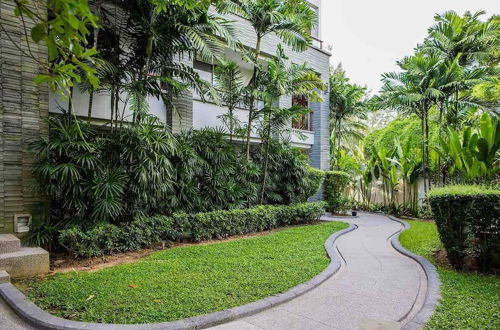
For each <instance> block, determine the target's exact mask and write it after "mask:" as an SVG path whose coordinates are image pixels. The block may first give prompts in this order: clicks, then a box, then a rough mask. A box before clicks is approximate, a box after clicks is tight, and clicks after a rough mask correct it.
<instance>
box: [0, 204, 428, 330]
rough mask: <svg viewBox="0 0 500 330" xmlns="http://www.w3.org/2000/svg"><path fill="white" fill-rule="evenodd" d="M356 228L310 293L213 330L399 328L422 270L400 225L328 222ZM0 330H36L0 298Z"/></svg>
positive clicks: (382, 220) (417, 297)
mask: <svg viewBox="0 0 500 330" xmlns="http://www.w3.org/2000/svg"><path fill="white" fill-rule="evenodd" d="M324 220H332V221H333V220H340V221H344V222H350V223H354V224H356V225H357V226H358V227H359V228H358V229H357V230H355V231H353V232H350V233H348V234H345V235H344V236H341V237H340V238H339V239H338V240H337V241H336V248H337V250H338V251H339V252H340V254H341V255H342V258H343V260H342V262H343V264H342V268H341V269H340V271H339V272H338V273H337V274H336V275H334V276H333V277H332V278H330V279H328V280H327V281H325V282H324V283H323V284H321V285H320V286H319V287H317V288H315V289H313V290H312V291H310V292H308V293H306V294H304V295H302V296H300V297H298V298H296V299H294V300H292V301H290V302H287V303H285V304H282V305H279V306H277V307H274V308H271V309H269V310H267V311H264V312H261V313H258V314H255V315H253V316H249V317H246V318H243V319H241V320H237V321H234V322H230V323H226V324H223V325H220V326H218V327H215V328H213V329H216V330H225V329H230V330H231V329H235V330H236V329H238V330H245V329H315V330H321V329H349V330H350V329H367V330H368V329H370V330H375V329H400V328H401V326H402V325H404V323H405V320H406V319H408V318H411V316H413V315H414V314H415V313H416V312H417V311H418V309H419V308H420V306H421V305H422V300H423V298H424V296H425V292H426V283H427V282H426V279H425V274H424V272H423V270H422V268H421V267H420V266H419V265H418V264H417V263H416V262H415V261H413V260H412V259H410V258H407V257H405V256H403V255H401V254H399V253H398V252H397V251H396V250H394V249H393V248H392V246H391V244H390V242H389V239H390V238H391V237H392V236H393V235H394V234H395V233H397V232H399V231H400V230H401V229H402V225H401V224H399V223H397V222H395V221H392V220H390V219H388V218H387V217H385V216H382V215H371V214H361V215H360V217H359V218H356V219H339V218H331V217H330V218H324ZM0 329H15V330H21V329H32V328H31V327H30V326H28V325H27V324H26V323H24V322H23V321H21V320H20V319H19V318H18V317H17V316H16V315H15V314H14V313H13V312H12V311H11V310H10V309H9V308H8V307H7V306H6V305H5V303H4V302H3V301H1V299H0Z"/></svg>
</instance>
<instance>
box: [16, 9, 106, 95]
mask: <svg viewBox="0 0 500 330" xmlns="http://www.w3.org/2000/svg"><path fill="white" fill-rule="evenodd" d="M37 6H40V4H38V5H34V4H33V3H32V1H16V7H15V11H14V13H15V15H16V16H18V17H20V20H21V22H22V24H23V28H24V29H25V30H28V29H29V28H28V25H27V21H26V20H27V19H28V18H29V19H30V20H32V21H33V22H34V26H33V27H32V28H31V31H29V34H30V36H31V39H32V40H33V41H34V42H35V43H40V42H43V43H45V45H46V46H47V50H48V54H49V64H48V66H46V68H45V70H46V72H47V73H45V74H42V75H40V76H38V77H37V78H36V83H37V84H42V83H48V84H49V86H50V89H51V90H52V91H53V92H56V91H58V92H59V93H60V94H63V95H67V94H69V92H68V91H69V88H70V87H72V86H73V85H74V83H75V82H80V80H81V78H80V75H81V74H83V75H85V76H86V77H87V78H88V79H89V81H90V82H91V84H92V86H94V88H97V87H98V84H99V81H98V79H97V77H96V76H95V70H94V69H93V68H92V67H91V65H92V64H93V63H94V60H93V57H94V56H95V55H96V54H97V51H96V50H95V49H92V48H91V49H89V48H90V47H89V45H88V42H87V37H88V36H89V35H90V31H89V29H88V27H92V28H97V27H98V24H97V17H96V16H94V15H93V14H92V12H91V11H90V9H89V6H88V2H87V1H86V0H75V1H65V0H49V1H46V3H45V6H46V7H44V8H43V9H42V8H38V7H37ZM34 8H37V9H38V10H40V9H41V10H44V11H45V12H48V13H50V14H49V15H47V16H44V15H39V14H38V12H37V11H35V10H34ZM27 32H28V31H27ZM29 55H30V56H34V55H33V54H31V52H29ZM34 60H35V61H36V62H39V63H40V64H43V65H45V64H44V62H43V61H40V59H38V58H34Z"/></svg>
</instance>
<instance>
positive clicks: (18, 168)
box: [0, 0, 49, 233]
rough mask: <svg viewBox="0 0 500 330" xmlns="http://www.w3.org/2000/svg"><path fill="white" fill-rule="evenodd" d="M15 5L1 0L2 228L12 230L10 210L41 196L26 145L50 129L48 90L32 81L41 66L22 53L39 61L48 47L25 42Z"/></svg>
mask: <svg viewBox="0 0 500 330" xmlns="http://www.w3.org/2000/svg"><path fill="white" fill-rule="evenodd" d="M14 7H15V5H14V2H13V1H11V0H0V21H1V22H2V26H3V28H4V29H5V30H6V32H7V33H4V32H3V31H2V32H1V33H0V233H6V232H13V231H14V216H15V215H26V214H31V212H32V207H33V205H34V204H36V203H37V202H39V201H40V200H42V197H41V196H40V195H38V194H37V193H35V192H34V191H33V177H32V174H31V169H32V165H33V163H34V157H33V154H32V153H31V152H30V150H29V145H30V143H31V142H32V141H33V140H35V139H36V138H38V137H39V136H41V135H42V136H44V135H45V136H46V135H47V134H48V127H47V125H46V122H45V121H44V118H47V117H48V108H49V106H48V101H49V90H48V87H47V86H46V85H43V86H38V85H36V84H35V83H34V79H35V77H36V76H37V74H38V73H40V72H42V66H41V65H40V64H39V63H38V62H37V61H35V60H33V59H32V58H31V57H29V56H26V55H25V53H28V50H29V51H31V53H32V54H33V55H34V56H35V57H36V58H37V60H38V61H47V58H48V55H47V51H46V48H45V46H44V45H41V44H34V43H30V44H29V48H28V45H27V44H26V39H25V36H24V30H23V27H22V24H21V23H20V20H19V18H18V17H16V16H14ZM26 24H27V27H28V28H31V27H32V24H31V23H30V22H26ZM28 33H29V31H28ZM11 39H12V41H14V42H15V43H16V45H17V46H16V45H14V44H13V42H12V41H11ZM19 48H21V49H19Z"/></svg>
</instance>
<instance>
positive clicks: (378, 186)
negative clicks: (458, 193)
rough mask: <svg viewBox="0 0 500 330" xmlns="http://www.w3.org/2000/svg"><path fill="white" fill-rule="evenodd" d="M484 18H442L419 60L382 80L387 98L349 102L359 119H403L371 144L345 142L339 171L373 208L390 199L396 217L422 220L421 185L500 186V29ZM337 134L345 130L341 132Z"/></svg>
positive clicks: (420, 48)
mask: <svg viewBox="0 0 500 330" xmlns="http://www.w3.org/2000/svg"><path fill="white" fill-rule="evenodd" d="M484 14H485V13H484V12H476V13H470V12H466V13H465V14H464V15H459V14H457V13H455V12H452V11H450V12H445V13H443V14H441V15H437V16H436V17H435V24H434V25H433V26H432V27H430V28H429V30H428V35H427V37H426V38H425V39H424V41H423V42H422V44H420V45H417V47H416V48H415V52H414V54H412V55H410V56H407V57H405V58H404V59H402V60H401V61H398V62H397V64H398V66H399V69H400V70H398V71H397V72H388V73H385V74H383V75H382V82H383V86H382V88H381V90H380V93H379V95H377V96H375V97H373V98H372V99H369V100H368V101H365V102H364V103H365V104H363V102H362V103H361V104H359V103H356V100H359V97H355V96H350V97H349V98H348V99H347V101H346V102H344V103H342V104H346V105H351V108H352V109H353V110H352V111H354V112H355V109H359V110H358V111H361V113H363V106H364V107H367V108H368V111H372V110H375V111H376V113H378V112H380V111H385V112H388V113H392V112H395V113H396V114H397V115H398V117H397V118H396V119H395V120H394V121H392V122H390V123H389V124H388V125H387V126H386V127H383V128H381V129H376V130H374V131H372V132H370V133H369V134H368V135H367V136H366V137H365V138H364V139H363V138H362V136H357V135H351V140H357V143H354V146H350V144H352V143H349V142H347V141H345V142H343V143H341V145H342V147H343V148H345V149H346V150H345V151H344V152H340V153H339V152H338V151H335V152H337V153H338V156H337V157H336V158H337V162H336V165H337V168H338V169H340V170H347V171H350V172H351V173H353V174H354V176H355V180H354V182H355V184H354V185H353V186H352V187H351V189H350V191H351V194H352V196H353V197H355V198H357V199H358V200H360V201H361V202H362V204H363V205H364V206H365V207H367V208H369V209H371V208H372V205H371V204H373V201H374V200H376V199H377V200H379V201H380V199H381V198H382V203H383V205H384V207H385V208H386V209H388V210H389V209H390V211H392V212H396V213H402V214H412V215H418V214H419V212H420V211H419V209H420V208H419V206H418V205H419V204H422V199H421V197H419V193H418V192H419V189H420V188H419V185H420V183H422V185H423V190H424V192H427V191H428V190H430V189H431V188H434V187H436V186H442V185H447V184H452V183H483V184H488V185H493V186H495V185H496V184H498V182H499V170H498V168H499V159H500V152H499V149H498V134H499V133H498V131H499V126H498V107H499V103H498V97H496V94H497V93H495V91H496V89H497V87H498V86H497V82H498V76H499V69H498V51H497V50H498V48H499V46H500V39H499V35H500V34H499V33H500V25H499V21H498V18H496V17H495V16H493V17H492V18H490V19H487V20H482V17H483V15H484ZM337 71H338V70H337ZM337 76H340V77H342V75H337ZM337 79H340V78H337ZM331 85H332V86H333V87H332V90H334V91H335V90H336V88H335V86H336V85H335V84H331ZM350 90H353V91H355V90H356V89H355V88H354V87H353V88H352V89H350ZM359 93H361V94H360V95H362V92H361V91H360V92H359ZM332 95H334V94H332ZM346 95H348V94H346ZM339 100H340V101H343V99H342V98H340V97H338V96H334V97H331V100H330V102H331V105H332V107H331V108H332V109H339V110H340V109H342V106H341V105H342V104H341V105H339V104H338V103H339ZM356 105H359V108H357V107H356ZM365 111H366V110H365ZM339 116H340V115H339ZM358 118H359V115H358ZM344 126H348V125H344ZM331 130H332V135H338V133H337V132H338V131H340V130H339V129H338V126H336V125H333V126H332V128H331ZM337 140H341V138H340V139H339V138H337ZM333 145H334V150H337V149H338V144H337V145H335V143H334V144H333ZM360 150H362V152H360ZM360 156H361V157H360ZM334 159H335V158H334ZM355 160H357V161H358V162H359V163H360V166H359V167H358V168H356V167H355V166H352V163H353V162H355ZM420 179H422V180H420ZM379 192H381V196H380V195H378V196H377V195H376V194H377V193H379ZM420 195H421V196H422V194H420ZM424 196H425V194H424ZM380 197H381V198H380ZM426 213H428V212H426Z"/></svg>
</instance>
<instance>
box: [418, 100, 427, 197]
mask: <svg viewBox="0 0 500 330" xmlns="http://www.w3.org/2000/svg"><path fill="white" fill-rule="evenodd" d="M420 115H421V118H420V119H421V126H422V171H423V179H424V192H425V193H427V174H428V173H427V166H428V164H427V145H428V143H427V140H426V138H427V113H426V110H425V106H424V107H422V108H421V111H420Z"/></svg>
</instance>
